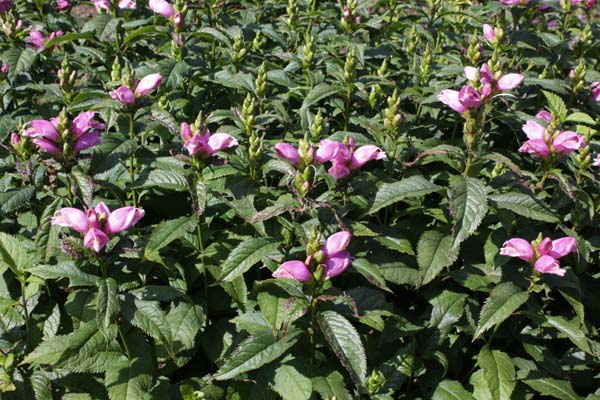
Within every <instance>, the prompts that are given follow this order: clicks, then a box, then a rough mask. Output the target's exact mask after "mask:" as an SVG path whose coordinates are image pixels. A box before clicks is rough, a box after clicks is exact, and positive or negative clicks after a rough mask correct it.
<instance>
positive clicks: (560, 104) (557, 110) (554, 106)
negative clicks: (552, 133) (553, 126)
mask: <svg viewBox="0 0 600 400" xmlns="http://www.w3.org/2000/svg"><path fill="white" fill-rule="evenodd" d="M542 93H543V94H544V96H546V100H548V108H550V111H552V114H554V115H555V116H556V117H558V120H559V121H560V122H561V123H563V122H565V120H566V118H567V106H566V104H565V102H564V101H563V99H561V98H560V96H558V95H556V94H554V93H551V92H547V91H545V90H542Z"/></svg>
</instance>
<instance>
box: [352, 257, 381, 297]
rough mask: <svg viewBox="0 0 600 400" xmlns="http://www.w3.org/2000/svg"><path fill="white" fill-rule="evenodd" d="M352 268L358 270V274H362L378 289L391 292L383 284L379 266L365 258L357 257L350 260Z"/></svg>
mask: <svg viewBox="0 0 600 400" xmlns="http://www.w3.org/2000/svg"><path fill="white" fill-rule="evenodd" d="M352 268H354V269H355V270H356V271H358V273H359V274H361V275H362V276H364V277H365V278H366V279H367V280H368V281H369V282H370V283H371V284H372V285H375V286H377V287H378V288H380V289H383V290H386V291H388V292H391V290H390V288H388V287H387V285H386V284H385V278H384V277H383V276H382V275H381V272H380V271H379V268H378V267H377V266H375V265H373V264H371V263H370V262H369V261H368V260H367V259H365V258H358V259H356V260H354V261H352Z"/></svg>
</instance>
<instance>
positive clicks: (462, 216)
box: [450, 176, 488, 249]
mask: <svg viewBox="0 0 600 400" xmlns="http://www.w3.org/2000/svg"><path fill="white" fill-rule="evenodd" d="M486 194H487V189H486V187H485V184H484V183H483V182H481V181H480V180H479V179H476V178H470V177H463V176H453V177H451V178H450V208H451V210H452V214H453V216H454V231H455V232H456V237H455V239H454V243H453V244H452V249H456V248H458V246H459V245H460V244H461V243H462V242H463V241H464V240H465V239H467V238H468V237H469V236H471V235H472V234H473V232H475V229H477V227H478V226H479V224H480V223H481V221H482V220H483V217H485V214H487V211H488V205H487V198H486Z"/></svg>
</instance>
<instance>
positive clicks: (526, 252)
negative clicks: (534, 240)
mask: <svg viewBox="0 0 600 400" xmlns="http://www.w3.org/2000/svg"><path fill="white" fill-rule="evenodd" d="M502 246H503V247H502V248H501V249H500V255H503V256H507V257H518V258H520V259H521V260H525V261H531V260H533V257H534V251H533V247H531V243H529V242H528V241H527V240H525V239H521V238H513V239H510V240H507V241H506V242H504V244H503V245H502Z"/></svg>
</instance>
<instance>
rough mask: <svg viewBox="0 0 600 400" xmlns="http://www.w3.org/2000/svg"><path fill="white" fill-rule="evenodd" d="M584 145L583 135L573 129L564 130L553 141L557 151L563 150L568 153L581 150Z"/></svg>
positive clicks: (562, 151)
mask: <svg viewBox="0 0 600 400" xmlns="http://www.w3.org/2000/svg"><path fill="white" fill-rule="evenodd" d="M583 146H585V141H584V140H583V136H582V135H579V134H577V133H575V132H573V131H564V132H562V133H561V134H560V135H558V136H557V137H556V139H554V141H553V142H552V147H554V148H555V149H556V151H558V152H561V153H563V154H568V153H571V152H573V151H576V150H579V149H580V148H582V147H583Z"/></svg>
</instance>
